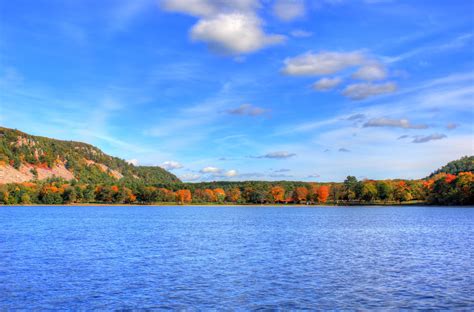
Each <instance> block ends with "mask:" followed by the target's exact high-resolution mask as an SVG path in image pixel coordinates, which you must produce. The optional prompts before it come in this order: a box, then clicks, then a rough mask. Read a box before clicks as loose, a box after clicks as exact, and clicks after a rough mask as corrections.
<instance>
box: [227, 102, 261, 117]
mask: <svg viewBox="0 0 474 312" xmlns="http://www.w3.org/2000/svg"><path fill="white" fill-rule="evenodd" d="M267 111H268V110H266V109H264V108H261V107H257V106H253V105H252V104H242V105H240V106H239V107H237V108H234V109H229V110H228V111H227V113H229V114H231V115H242V116H244V115H245V116H258V115H262V114H265V113H266V112H267Z"/></svg>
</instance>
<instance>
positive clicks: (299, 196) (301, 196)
mask: <svg viewBox="0 0 474 312" xmlns="http://www.w3.org/2000/svg"><path fill="white" fill-rule="evenodd" d="M295 197H296V201H298V202H302V201H306V199H307V198H308V189H307V188H306V187H304V186H299V187H297V188H296V189H295Z"/></svg>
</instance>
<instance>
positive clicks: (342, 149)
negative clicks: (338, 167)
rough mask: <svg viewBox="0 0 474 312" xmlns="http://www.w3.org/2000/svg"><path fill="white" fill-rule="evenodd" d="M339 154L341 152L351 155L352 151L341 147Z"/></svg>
mask: <svg viewBox="0 0 474 312" xmlns="http://www.w3.org/2000/svg"><path fill="white" fill-rule="evenodd" d="M339 152H341V153H350V150H348V149H347V148H344V147H341V148H340V149H339Z"/></svg>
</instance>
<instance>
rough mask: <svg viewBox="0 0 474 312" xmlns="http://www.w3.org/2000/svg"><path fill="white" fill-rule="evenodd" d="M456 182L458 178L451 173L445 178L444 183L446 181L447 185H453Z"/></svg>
mask: <svg viewBox="0 0 474 312" xmlns="http://www.w3.org/2000/svg"><path fill="white" fill-rule="evenodd" d="M454 180H456V176H455V175H454V174H450V173H448V174H447V175H446V177H445V178H444V181H446V183H451V182H453V181H454Z"/></svg>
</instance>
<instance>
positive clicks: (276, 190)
mask: <svg viewBox="0 0 474 312" xmlns="http://www.w3.org/2000/svg"><path fill="white" fill-rule="evenodd" d="M270 193H271V194H272V197H273V200H274V201H275V202H283V201H285V189H284V188H283V187H281V186H279V185H277V186H274V187H272V188H271V190H270Z"/></svg>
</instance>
